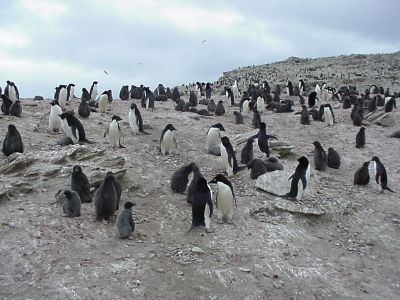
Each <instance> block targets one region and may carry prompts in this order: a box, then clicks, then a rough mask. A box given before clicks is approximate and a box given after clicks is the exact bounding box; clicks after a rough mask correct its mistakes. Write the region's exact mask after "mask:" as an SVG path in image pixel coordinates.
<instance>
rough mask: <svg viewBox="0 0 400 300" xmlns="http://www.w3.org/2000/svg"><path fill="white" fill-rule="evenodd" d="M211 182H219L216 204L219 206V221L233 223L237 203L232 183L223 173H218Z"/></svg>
mask: <svg viewBox="0 0 400 300" xmlns="http://www.w3.org/2000/svg"><path fill="white" fill-rule="evenodd" d="M209 183H215V184H217V197H216V201H215V206H216V207H217V213H218V222H219V223H222V222H225V223H231V222H232V217H233V209H234V207H235V205H236V197H235V193H234V192H233V186H232V183H231V182H230V181H229V180H228V179H227V178H226V177H225V176H224V175H223V174H218V175H217V176H215V177H214V178H213V179H212V180H211V181H210V182H209Z"/></svg>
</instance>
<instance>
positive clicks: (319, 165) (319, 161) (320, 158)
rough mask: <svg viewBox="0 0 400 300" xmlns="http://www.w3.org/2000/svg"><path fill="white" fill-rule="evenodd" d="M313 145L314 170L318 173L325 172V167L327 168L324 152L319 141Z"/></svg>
mask: <svg viewBox="0 0 400 300" xmlns="http://www.w3.org/2000/svg"><path fill="white" fill-rule="evenodd" d="M313 144H314V146H315V149H314V165H315V169H316V170H318V171H326V166H327V157H326V152H325V150H324V148H323V147H322V145H321V143H320V142H319V141H315V142H314V143H313Z"/></svg>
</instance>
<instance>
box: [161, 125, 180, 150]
mask: <svg viewBox="0 0 400 300" xmlns="http://www.w3.org/2000/svg"><path fill="white" fill-rule="evenodd" d="M174 130H176V128H175V127H174V126H173V125H172V124H168V125H167V126H165V128H164V129H163V131H162V132H161V137H160V150H161V154H162V155H167V154H170V153H172V151H174V149H175V148H177V144H176V140H175V136H174Z"/></svg>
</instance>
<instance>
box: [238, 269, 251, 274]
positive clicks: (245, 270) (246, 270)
mask: <svg viewBox="0 0 400 300" xmlns="http://www.w3.org/2000/svg"><path fill="white" fill-rule="evenodd" d="M239 270H240V271H242V272H246V273H250V272H251V270H250V268H239Z"/></svg>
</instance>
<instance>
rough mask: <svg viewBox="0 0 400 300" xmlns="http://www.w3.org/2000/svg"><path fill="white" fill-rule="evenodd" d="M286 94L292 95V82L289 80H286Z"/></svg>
mask: <svg viewBox="0 0 400 300" xmlns="http://www.w3.org/2000/svg"><path fill="white" fill-rule="evenodd" d="M286 94H287V95H288V96H293V84H292V82H291V81H290V80H288V81H287V82H286Z"/></svg>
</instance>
